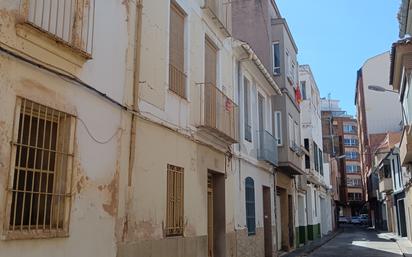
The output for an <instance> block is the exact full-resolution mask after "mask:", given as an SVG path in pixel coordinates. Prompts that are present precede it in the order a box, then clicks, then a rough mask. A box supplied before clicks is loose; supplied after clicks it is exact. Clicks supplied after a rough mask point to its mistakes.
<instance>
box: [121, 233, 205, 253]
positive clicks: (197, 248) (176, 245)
mask: <svg viewBox="0 0 412 257" xmlns="http://www.w3.org/2000/svg"><path fill="white" fill-rule="evenodd" d="M117 256H118V257H166V256H167V257H208V256H207V236H198V237H173V238H165V239H161V240H148V241H139V242H131V243H126V244H121V245H119V247H118V255H117Z"/></svg>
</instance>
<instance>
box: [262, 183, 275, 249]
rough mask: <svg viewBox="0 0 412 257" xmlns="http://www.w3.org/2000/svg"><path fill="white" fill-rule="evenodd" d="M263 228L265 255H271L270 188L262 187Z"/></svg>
mask: <svg viewBox="0 0 412 257" xmlns="http://www.w3.org/2000/svg"><path fill="white" fill-rule="evenodd" d="M263 229H264V237H265V238H264V240H265V257H271V256H272V252H273V243H272V240H273V237H272V206H271V204H270V188H269V187H265V186H264V187H263Z"/></svg>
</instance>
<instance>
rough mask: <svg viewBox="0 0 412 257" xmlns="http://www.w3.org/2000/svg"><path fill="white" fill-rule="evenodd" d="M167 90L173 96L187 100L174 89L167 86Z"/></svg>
mask: <svg viewBox="0 0 412 257" xmlns="http://www.w3.org/2000/svg"><path fill="white" fill-rule="evenodd" d="M167 91H168V92H169V93H170V94H171V95H174V96H176V97H178V98H180V99H181V100H183V101H185V102H189V100H188V99H187V97H185V96H181V95H179V94H178V93H176V92H175V91H173V90H171V89H170V88H169V87H168V88H167Z"/></svg>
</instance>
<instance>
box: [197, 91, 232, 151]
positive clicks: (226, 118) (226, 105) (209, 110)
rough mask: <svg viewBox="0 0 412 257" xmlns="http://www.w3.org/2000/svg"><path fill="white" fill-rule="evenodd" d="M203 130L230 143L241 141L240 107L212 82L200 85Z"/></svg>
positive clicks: (201, 127)
mask: <svg viewBox="0 0 412 257" xmlns="http://www.w3.org/2000/svg"><path fill="white" fill-rule="evenodd" d="M199 86H200V88H201V94H200V98H201V99H200V112H201V121H200V125H199V126H198V127H199V128H200V129H202V130H207V131H208V132H209V133H212V134H214V135H215V136H217V137H219V138H222V139H223V140H225V141H226V142H228V143H231V144H233V143H237V142H238V141H239V107H238V106H237V105H236V104H235V103H234V102H233V101H232V100H231V99H230V98H229V97H228V96H227V95H225V94H224V93H223V92H222V91H221V90H219V89H218V88H217V87H216V86H215V85H213V84H212V83H205V84H200V85H199Z"/></svg>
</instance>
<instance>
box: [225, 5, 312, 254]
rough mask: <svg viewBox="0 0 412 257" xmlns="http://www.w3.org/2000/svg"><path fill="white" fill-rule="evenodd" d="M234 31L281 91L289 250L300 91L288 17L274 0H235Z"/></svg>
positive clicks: (281, 179)
mask: <svg viewBox="0 0 412 257" xmlns="http://www.w3.org/2000/svg"><path fill="white" fill-rule="evenodd" d="M231 6H232V22H233V36H234V37H235V38H236V39H239V40H241V41H244V42H246V43H248V44H249V45H250V46H251V47H252V48H253V49H254V51H255V52H256V55H257V56H258V57H259V59H260V60H261V61H262V64H263V65H264V66H265V67H266V69H267V70H268V71H270V75H271V77H272V78H273V79H274V80H275V82H276V84H277V85H278V86H279V88H280V89H281V91H282V95H275V96H273V97H272V106H271V107H270V108H272V110H273V115H274V117H273V119H272V120H273V121H274V127H275V137H276V138H277V140H278V146H279V148H278V150H279V161H278V168H277V169H276V178H275V180H276V182H275V183H276V191H277V194H276V201H275V202H276V206H277V208H276V224H279V226H277V240H278V241H277V249H278V250H285V251H288V250H290V249H292V248H293V247H294V245H295V244H296V235H295V234H296V232H295V224H294V223H295V213H296V212H297V207H296V206H297V204H296V198H295V197H296V188H295V186H294V176H296V175H300V174H303V172H304V171H303V169H302V154H303V151H302V148H301V136H300V107H299V103H298V101H297V99H296V92H297V90H298V87H299V86H298V81H299V80H298V63H297V59H296V55H297V52H298V49H297V47H296V44H295V42H294V40H293V37H292V34H291V33H290V30H289V27H288V25H287V22H286V20H285V19H284V18H282V16H281V14H280V12H279V10H278V8H277V6H276V4H275V2H274V1H271V0H265V1H248V0H241V1H234V2H232V3H231Z"/></svg>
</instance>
